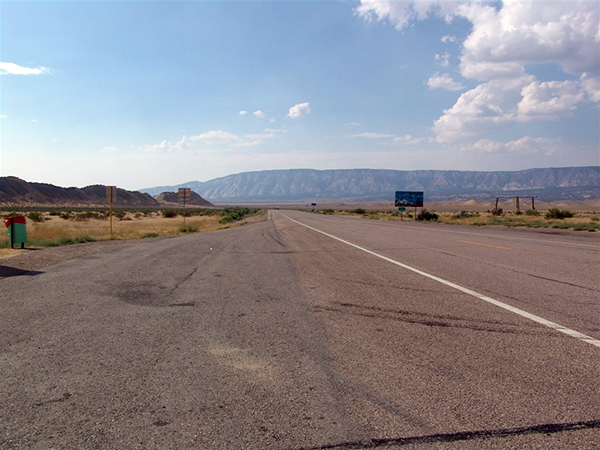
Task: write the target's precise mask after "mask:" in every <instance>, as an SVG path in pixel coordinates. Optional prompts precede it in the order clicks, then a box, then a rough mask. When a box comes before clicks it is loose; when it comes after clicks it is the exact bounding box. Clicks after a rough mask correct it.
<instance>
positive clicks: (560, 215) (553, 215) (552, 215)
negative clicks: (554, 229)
mask: <svg viewBox="0 0 600 450" xmlns="http://www.w3.org/2000/svg"><path fill="white" fill-rule="evenodd" d="M574 215H575V214H573V213H572V212H571V211H568V210H560V209H558V208H552V209H551V210H549V211H548V212H547V213H546V219H566V218H569V217H573V216H574Z"/></svg>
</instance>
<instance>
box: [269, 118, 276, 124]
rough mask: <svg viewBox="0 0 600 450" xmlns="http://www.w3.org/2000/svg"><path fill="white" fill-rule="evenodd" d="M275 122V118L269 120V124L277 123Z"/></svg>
mask: <svg viewBox="0 0 600 450" xmlns="http://www.w3.org/2000/svg"><path fill="white" fill-rule="evenodd" d="M275 122H277V121H276V120H275V119H273V118H270V119H269V123H275Z"/></svg>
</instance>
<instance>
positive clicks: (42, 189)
mask: <svg viewBox="0 0 600 450" xmlns="http://www.w3.org/2000/svg"><path fill="white" fill-rule="evenodd" d="M0 205H6V206H26V205H27V206H45V205H53V206H103V205H106V186H103V185H94V186H87V187H84V188H82V189H80V188H76V187H69V188H63V187H60V186H54V185H52V184H47V183H30V182H27V181H25V180H21V179H20V178H17V177H0ZM159 205H160V204H159V203H158V202H157V201H156V200H154V199H153V198H152V196H151V195H149V194H142V193H141V192H134V191H127V190H125V189H120V188H117V197H116V203H115V206H116V207H123V206H129V207H156V206H159Z"/></svg>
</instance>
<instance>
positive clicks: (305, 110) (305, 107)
mask: <svg viewBox="0 0 600 450" xmlns="http://www.w3.org/2000/svg"><path fill="white" fill-rule="evenodd" d="M308 114H310V104H309V103H298V104H297V105H294V106H292V107H291V108H290V110H289V112H288V114H287V117H289V118H290V119H298V118H300V117H302V116H306V115H308Z"/></svg>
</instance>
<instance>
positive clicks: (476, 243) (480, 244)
mask: <svg viewBox="0 0 600 450" xmlns="http://www.w3.org/2000/svg"><path fill="white" fill-rule="evenodd" d="M456 242H460V243H461V244H471V245H479V246H481V247H489V248H499V249H500V250H510V248H508V247H502V246H501V245H490V244H482V243H481V242H471V241H456Z"/></svg>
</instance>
